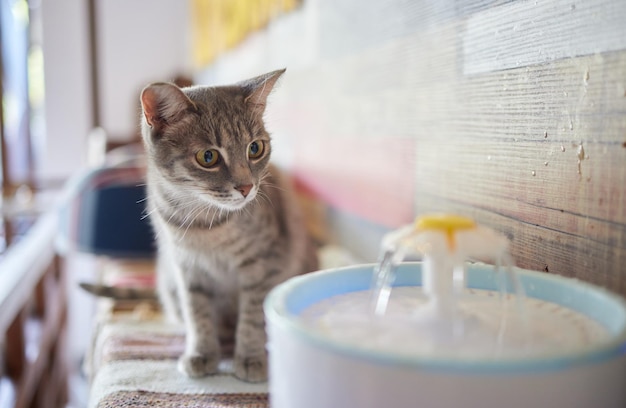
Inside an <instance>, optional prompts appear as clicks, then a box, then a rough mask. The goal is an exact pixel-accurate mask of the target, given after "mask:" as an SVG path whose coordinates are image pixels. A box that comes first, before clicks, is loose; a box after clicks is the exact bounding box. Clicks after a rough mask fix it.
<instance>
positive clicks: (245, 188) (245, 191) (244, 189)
mask: <svg viewBox="0 0 626 408" xmlns="http://www.w3.org/2000/svg"><path fill="white" fill-rule="evenodd" d="M235 190H237V191H239V192H240V193H241V195H242V196H243V197H244V198H246V197H248V194H250V190H252V184H246V185H243V186H237V187H235Z"/></svg>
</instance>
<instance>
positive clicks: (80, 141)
mask: <svg viewBox="0 0 626 408" xmlns="http://www.w3.org/2000/svg"><path fill="white" fill-rule="evenodd" d="M41 3H42V5H41V6H42V8H43V9H42V31H43V55H44V76H45V94H46V96H45V107H46V113H45V120H46V124H45V126H46V142H45V147H43V148H42V149H41V151H40V152H38V153H39V155H38V156H39V161H38V163H37V170H38V175H37V176H38V178H40V179H43V180H50V179H53V180H54V179H62V178H66V177H67V176H68V175H70V174H72V173H73V172H74V171H75V170H76V169H78V168H80V166H82V165H83V164H84V161H85V154H84V152H85V142H86V140H85V138H86V135H87V133H88V132H89V129H90V126H91V121H92V119H91V107H90V102H91V100H90V96H89V95H90V94H89V81H90V72H89V58H88V52H87V51H88V36H87V28H88V20H87V2H86V1H82V0H54V1H43V2H41Z"/></svg>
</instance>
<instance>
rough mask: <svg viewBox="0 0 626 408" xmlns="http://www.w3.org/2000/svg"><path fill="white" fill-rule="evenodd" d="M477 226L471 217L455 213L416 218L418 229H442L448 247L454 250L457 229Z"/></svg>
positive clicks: (451, 250) (416, 227)
mask: <svg viewBox="0 0 626 408" xmlns="http://www.w3.org/2000/svg"><path fill="white" fill-rule="evenodd" d="M474 228H476V223H475V222H474V220H472V219H471V218H467V217H463V216H460V215H454V214H434V215H425V216H422V217H419V218H417V219H416V220H415V229H416V230H418V231H441V232H443V233H445V234H446V237H447V240H448V249H449V250H450V252H454V250H455V248H456V239H455V236H454V234H455V233H456V232H457V231H461V230H469V229H474Z"/></svg>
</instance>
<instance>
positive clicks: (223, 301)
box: [141, 69, 317, 382]
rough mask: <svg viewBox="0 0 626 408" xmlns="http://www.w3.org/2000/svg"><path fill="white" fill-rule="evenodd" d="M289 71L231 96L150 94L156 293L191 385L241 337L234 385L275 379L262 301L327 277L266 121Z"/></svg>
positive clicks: (146, 94)
mask: <svg viewBox="0 0 626 408" xmlns="http://www.w3.org/2000/svg"><path fill="white" fill-rule="evenodd" d="M284 71H285V70H284V69H283V70H279V71H274V72H270V73H268V74H265V75H261V76H258V77H255V78H252V79H248V80H246V81H243V82H239V83H237V84H235V85H231V86H218V87H205V86H193V87H188V88H182V89H181V88H178V87H176V86H175V85H172V84H168V83H154V84H151V85H149V86H147V87H146V88H145V89H144V90H143V91H142V93H141V104H142V108H143V117H142V135H143V140H144V144H145V147H146V151H147V163H148V171H147V191H148V204H147V205H148V207H147V210H148V212H149V214H150V219H151V222H152V224H153V226H154V229H155V234H156V240H157V247H158V255H157V291H158V295H159V298H160V301H161V303H162V305H163V307H164V310H165V312H166V313H167V314H168V315H169V316H171V317H172V318H174V319H182V321H183V322H184V323H185V328H186V344H185V352H184V354H183V355H182V356H181V357H180V359H179V362H178V367H179V369H180V370H181V371H182V372H183V373H184V374H186V375H188V376H189V377H201V376H205V375H209V374H213V373H216V372H217V370H218V363H219V361H220V358H221V353H220V340H222V341H225V340H228V339H229V338H230V339H231V340H232V338H233V336H234V342H235V345H234V357H233V365H234V374H235V376H236V377H238V378H240V379H242V380H245V381H249V382H260V381H265V380H266V379H267V352H266V349H265V343H266V334H265V324H264V315H263V309H262V305H263V300H264V298H265V296H266V294H267V293H268V291H269V290H270V289H272V288H273V287H274V286H275V285H276V284H278V283H280V282H282V281H284V280H286V279H288V278H290V277H292V276H294V275H298V274H302V273H306V272H310V271H313V270H315V269H316V267H317V259H316V256H315V250H314V248H313V245H312V243H311V242H310V240H309V238H308V235H307V232H306V229H305V227H304V224H303V220H302V215H301V213H300V211H299V209H298V207H297V205H296V202H295V201H294V197H293V194H292V191H291V189H290V186H289V183H288V182H287V181H286V179H284V178H283V177H282V176H281V174H280V173H279V171H278V170H277V169H276V168H275V167H274V166H272V165H271V164H270V155H271V151H272V146H271V143H270V135H269V134H268V132H267V131H266V130H265V126H264V122H263V114H264V111H265V106H266V101H267V97H268V95H269V93H270V92H271V91H272V88H273V87H274V85H275V84H276V81H277V80H278V78H279V77H280V76H281V75H282V74H283V72H284Z"/></svg>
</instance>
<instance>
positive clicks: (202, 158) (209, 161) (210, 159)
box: [196, 149, 220, 168]
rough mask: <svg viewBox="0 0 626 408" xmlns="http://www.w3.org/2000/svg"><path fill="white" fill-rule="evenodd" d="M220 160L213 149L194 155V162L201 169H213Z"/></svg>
mask: <svg viewBox="0 0 626 408" xmlns="http://www.w3.org/2000/svg"><path fill="white" fill-rule="evenodd" d="M219 159H220V154H219V153H218V152H217V150H215V149H209V150H200V151H199V152H198V153H196V161H197V162H198V164H199V165H200V166H202V167H206V168H209V167H213V166H215V165H216V164H217V162H218V161H219Z"/></svg>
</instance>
